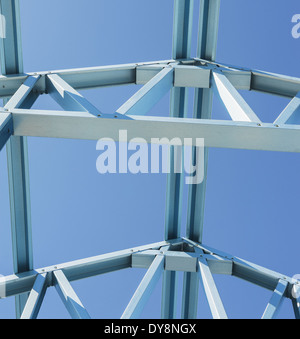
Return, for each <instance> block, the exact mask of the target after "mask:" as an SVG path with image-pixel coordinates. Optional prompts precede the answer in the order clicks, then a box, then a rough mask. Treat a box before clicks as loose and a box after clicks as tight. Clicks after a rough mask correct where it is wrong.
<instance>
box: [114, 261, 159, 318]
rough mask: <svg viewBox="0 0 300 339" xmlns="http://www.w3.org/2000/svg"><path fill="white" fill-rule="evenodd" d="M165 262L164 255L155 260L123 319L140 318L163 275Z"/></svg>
mask: <svg viewBox="0 0 300 339" xmlns="http://www.w3.org/2000/svg"><path fill="white" fill-rule="evenodd" d="M164 262H165V258H164V256H163V255H158V256H157V257H156V258H155V259H154V261H153V263H152V265H151V266H150V268H149V270H148V271H147V273H146V275H145V277H144V279H143V280H142V282H141V283H140V285H139V287H138V288H137V290H136V292H135V294H134V296H133V297H132V299H131V300H130V303H129V304H128V306H127V308H126V310H125V311H124V313H123V315H122V317H121V319H137V318H138V317H139V316H140V314H141V313H142V311H143V309H144V307H145V305H146V303H147V302H148V300H149V298H150V296H151V294H152V292H153V290H154V288H155V286H156V285H157V283H158V281H159V279H160V277H161V275H162V272H163V270H164Z"/></svg>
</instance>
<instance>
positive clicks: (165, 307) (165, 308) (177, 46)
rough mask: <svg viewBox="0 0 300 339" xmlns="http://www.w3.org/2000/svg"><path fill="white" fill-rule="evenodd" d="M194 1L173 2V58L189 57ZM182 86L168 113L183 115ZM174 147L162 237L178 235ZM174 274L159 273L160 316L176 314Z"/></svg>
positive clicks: (174, 93) (179, 184)
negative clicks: (161, 288)
mask: <svg viewBox="0 0 300 339" xmlns="http://www.w3.org/2000/svg"><path fill="white" fill-rule="evenodd" d="M193 8H194V0H175V1H174V27H173V58H174V59H186V58H189V57H190V53H191V41H192V28H193V25H192V23H193ZM187 95H188V91H187V89H186V88H174V89H173V90H172V92H171V108H170V116H171V117H177V118H183V117H185V116H186V113H187ZM175 152H176V148H174V147H172V148H171V150H170V163H171V173H170V174H169V175H168V179H167V198H166V224H165V239H166V240H170V239H176V238H178V237H179V236H180V221H181V198H182V184H183V180H182V176H181V175H180V174H178V173H175V172H176V171H175V170H174V159H175ZM176 280H177V273H176V272H172V271H168V272H167V271H165V272H164V275H163V292H162V318H163V319H174V318H175V316H176Z"/></svg>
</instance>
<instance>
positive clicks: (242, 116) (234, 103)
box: [212, 71, 261, 123]
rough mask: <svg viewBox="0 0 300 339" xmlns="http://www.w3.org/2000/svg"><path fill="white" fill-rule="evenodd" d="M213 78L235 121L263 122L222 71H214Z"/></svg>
mask: <svg viewBox="0 0 300 339" xmlns="http://www.w3.org/2000/svg"><path fill="white" fill-rule="evenodd" d="M212 79H213V84H214V89H215V90H216V92H217V94H218V95H219V96H220V98H221V100H222V102H223V104H224V106H225V108H226V110H227V111H228V113H229V115H230V117H231V119H232V120H233V121H249V122H256V123H261V120H260V119H259V118H258V117H257V115H256V114H255V113H254V112H253V110H252V109H251V108H250V106H249V105H248V103H247V102H246V101H245V100H244V99H243V97H242V96H241V95H240V94H239V93H238V91H237V90H236V89H235V88H234V87H233V85H232V84H231V82H230V81H229V80H228V79H227V77H226V76H225V75H224V74H223V73H222V72H217V71H214V72H213V76H212Z"/></svg>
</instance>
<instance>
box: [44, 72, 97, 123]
mask: <svg viewBox="0 0 300 339" xmlns="http://www.w3.org/2000/svg"><path fill="white" fill-rule="evenodd" d="M47 91H48V93H49V94H50V95H51V96H52V98H53V99H54V100H55V101H56V102H57V103H58V104H59V105H60V106H61V107H62V108H63V109H64V110H66V111H76V112H88V113H91V114H92V115H94V116H98V117H100V116H101V115H102V113H101V112H100V111H99V110H98V109H97V108H96V107H95V106H94V105H92V104H91V103H90V102H89V101H88V100H87V99H85V98H84V97H83V96H82V95H81V94H80V93H78V92H77V91H76V90H75V89H74V88H73V87H72V86H70V85H69V84H68V83H67V82H66V81H65V80H63V79H62V78H61V77H60V76H59V75H58V74H49V75H47Z"/></svg>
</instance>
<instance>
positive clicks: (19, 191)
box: [0, 0, 33, 318]
mask: <svg viewBox="0 0 300 339" xmlns="http://www.w3.org/2000/svg"><path fill="white" fill-rule="evenodd" d="M0 8H1V14H2V15H3V16H4V17H5V21H6V38H5V39H0V41H1V42H0V43H1V71H2V74H3V75H9V74H18V73H23V61H22V47H21V32H20V28H21V27H20V8H19V0H1V1H0ZM6 102H7V101H6V100H5V101H4V103H5V104H6ZM24 108H25V107H24ZM6 149H7V159H8V160H7V161H8V175H9V192H10V207H11V225H12V242H13V261H14V271H15V273H22V272H26V271H29V270H31V269H32V268H33V262H32V261H33V259H32V239H31V218H30V197H29V175H28V160H27V141H26V138H23V137H11V139H10V141H9V142H8V143H7V148H6ZM27 298H28V294H25V295H20V296H17V297H16V315H17V318H20V316H21V314H22V311H23V309H24V306H25V304H26V301H27Z"/></svg>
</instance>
